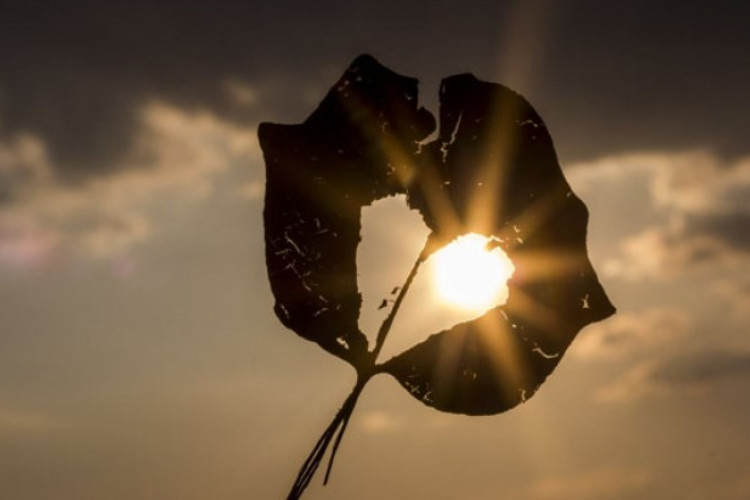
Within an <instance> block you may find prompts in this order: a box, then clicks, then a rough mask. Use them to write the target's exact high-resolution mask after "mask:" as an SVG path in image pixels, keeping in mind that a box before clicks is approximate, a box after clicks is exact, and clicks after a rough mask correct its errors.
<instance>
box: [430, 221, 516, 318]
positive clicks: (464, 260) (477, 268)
mask: <svg viewBox="0 0 750 500" xmlns="http://www.w3.org/2000/svg"><path fill="white" fill-rule="evenodd" d="M491 241H492V240H490V239H488V238H486V237H484V236H481V235H478V234H467V235H464V236H460V237H459V238H457V239H456V240H455V241H454V242H453V243H451V244H449V245H447V246H446V247H445V248H443V249H441V250H440V251H438V252H437V253H435V255H433V257H432V259H434V268H433V269H434V270H433V279H434V284H435V291H436V292H437V294H438V296H439V298H440V299H441V300H442V301H443V302H445V303H447V304H449V305H452V306H457V307H459V308H462V309H468V310H472V311H474V310H476V311H484V310H486V309H489V308H490V307H494V306H496V305H498V304H502V303H503V302H505V301H506V300H507V298H508V284H507V282H508V279H510V277H511V276H512V275H513V272H514V271H515V267H514V266H513V262H511V260H510V258H508V255H507V254H506V253H505V252H504V251H503V250H502V249H500V248H499V247H497V246H496V247H495V248H491V246H492V245H489V246H488V244H490V243H491Z"/></svg>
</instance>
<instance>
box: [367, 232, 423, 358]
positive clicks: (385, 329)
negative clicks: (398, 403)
mask: <svg viewBox="0 0 750 500" xmlns="http://www.w3.org/2000/svg"><path fill="white" fill-rule="evenodd" d="M432 238H433V236H432V234H430V236H428V237H427V240H426V241H425V243H424V246H423V247H422V251H421V252H419V256H417V260H416V261H414V265H413V266H412V268H411V271H409V275H408V276H407V277H406V281H404V284H403V285H402V286H401V290H400V291H399V293H398V296H397V297H396V300H395V301H394V302H393V308H391V312H390V313H388V316H387V317H386V318H385V320H384V321H383V324H382V325H380V330H378V336H377V337H376V339H375V348H374V349H373V351H372V362H373V363H376V362H377V359H378V355H379V354H380V351H381V350H382V349H383V344H384V343H385V338H386V337H387V336H388V333H389V332H390V331H391V327H392V326H393V321H394V320H395V319H396V314H397V313H398V310H399V308H400V307H401V302H403V300H404V297H406V293H407V292H408V291H409V287H410V286H411V284H412V282H413V281H414V278H415V277H416V276H417V271H418V270H419V266H420V265H421V264H422V262H424V261H425V260H426V259H427V257H428V256H429V249H430V247H431V244H432V243H433V241H432Z"/></svg>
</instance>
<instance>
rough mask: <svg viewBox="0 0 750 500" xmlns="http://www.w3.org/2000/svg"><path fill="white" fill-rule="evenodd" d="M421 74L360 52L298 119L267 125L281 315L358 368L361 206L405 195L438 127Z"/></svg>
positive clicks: (269, 228) (272, 252)
mask: <svg viewBox="0 0 750 500" xmlns="http://www.w3.org/2000/svg"><path fill="white" fill-rule="evenodd" d="M434 126H435V123H434V119H433V118H432V115H430V114H429V113H428V112H427V111H425V110H424V109H422V108H419V109H418V108H417V80H415V79H413V78H406V77H402V76H400V75H397V74H396V73H393V72H392V71H390V70H388V69H386V68H384V67H383V66H381V65H380V64H378V63H377V62H376V61H375V60H374V59H373V58H372V57H369V56H361V57H359V58H357V59H356V60H355V61H354V62H353V63H352V65H351V66H350V67H349V69H348V70H347V71H346V73H344V75H343V76H342V77H341V79H340V80H339V81H338V82H337V83H336V85H334V87H333V88H332V89H331V90H330V91H329V92H328V94H327V95H326V97H325V98H324V99H323V101H322V102H321V104H320V105H319V106H318V109H317V110H315V112H314V113H313V114H312V115H310V117H309V118H308V119H307V120H305V122H304V123H302V124H301V125H275V124H268V123H264V124H261V126H260V127H259V130H258V135H259V139H260V144H261V147H262V148H263V152H264V155H265V161H266V199H265V210H264V223H265V239H266V264H267V268H268V276H269V280H270V283H271V290H272V292H273V294H274V297H275V298H276V305H275V311H276V314H277V316H278V317H279V319H280V320H281V321H282V322H283V323H284V324H285V325H286V326H287V327H289V328H291V329H292V330H294V331H295V332H296V333H297V334H299V335H301V336H302V337H305V338H307V339H309V340H313V341H315V342H317V343H318V344H319V345H320V346H321V347H323V348H324V349H326V350H327V351H329V352H331V353H333V354H335V355H336V356H339V357H341V358H343V359H345V360H346V361H348V362H349V363H351V364H353V365H354V366H355V367H359V368H362V367H364V366H365V365H366V364H367V363H368V362H369V361H368V360H369V359H370V358H371V356H370V355H368V350H367V340H366V337H365V336H364V334H363V333H362V332H361V331H360V330H359V328H358V326H357V320H358V318H359V308H360V305H361V297H360V295H359V291H358V290H357V270H356V251H357V245H358V244H359V241H360V219H359V217H360V209H361V208H362V207H363V206H365V205H369V204H370V203H372V202H373V201H375V200H377V199H380V198H383V197H385V196H389V195H393V194H396V193H403V192H405V189H406V181H407V180H408V178H409V176H410V175H411V170H412V168H413V167H412V164H413V155H414V154H415V153H416V149H417V148H416V142H415V141H418V140H421V139H423V138H424V137H426V136H427V135H428V134H429V133H430V132H432V130H433V129H434Z"/></svg>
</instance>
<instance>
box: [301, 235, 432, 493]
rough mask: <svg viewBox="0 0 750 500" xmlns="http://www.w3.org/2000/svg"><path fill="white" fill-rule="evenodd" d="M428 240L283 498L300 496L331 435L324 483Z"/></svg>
mask: <svg viewBox="0 0 750 500" xmlns="http://www.w3.org/2000/svg"><path fill="white" fill-rule="evenodd" d="M431 241H432V240H431V238H428V239H427V241H426V242H425V244H424V247H423V248H422V251H421V252H420V253H419V256H418V257H417V260H416V261H415V262H414V265H413V266H412V268H411V271H409V275H408V276H407V277H406V281H404V284H403V286H401V290H400V291H399V294H398V295H397V296H396V300H395V301H394V302H393V307H392V308H391V312H390V313H388V316H387V317H386V318H385V320H384V321H383V324H382V325H380V329H379V330H378V335H377V337H376V339H375V348H374V349H373V350H372V351H371V356H370V357H368V366H365V367H359V368H358V370H357V375H358V376H357V383H356V385H355V386H354V388H353V389H352V392H351V393H350V394H349V396H347V398H346V399H345V400H344V404H343V405H341V408H340V409H339V411H338V412H337V413H336V416H334V417H333V420H332V421H331V423H330V424H328V427H327V428H326V430H325V431H323V434H322V435H321V436H320V438H319V439H318V442H317V443H315V447H314V448H313V450H312V451H311V452H310V454H309V455H308V456H307V459H306V460H305V463H304V464H302V467H301V468H300V470H299V472H298V473H297V479H296V480H295V481H294V484H293V485H292V490H291V491H290V492H289V495H288V496H287V500H297V499H298V498H300V497H301V496H302V493H303V492H304V491H305V489H306V488H307V485H308V484H310V480H311V479H312V477H313V475H314V474H315V471H316V470H318V466H319V465H320V463H321V462H322V461H323V456H324V455H325V453H326V450H327V449H328V445H329V444H331V440H332V439H333V438H334V436H335V438H336V440H335V441H334V443H333V448H332V449H331V456H330V458H329V459H328V467H327V468H326V474H325V478H324V479H323V484H324V485H325V484H328V479H329V477H330V475H331V470H332V468H333V460H334V458H336V452H337V451H338V449H339V444H341V439H342V438H343V437H344V432H345V431H346V427H347V425H348V424H349V418H350V417H351V416H352V412H353V411H354V407H355V406H356V405H357V400H358V399H359V395H360V394H361V393H362V389H364V387H365V384H366V383H367V381H368V380H370V378H371V377H372V376H373V375H374V374H375V373H376V372H377V370H376V369H377V366H378V365H377V364H376V362H377V359H378V355H379V354H380V351H381V350H382V348H383V344H384V343H385V339H386V337H387V336H388V333H389V332H390V331H391V327H392V326H393V321H394V320H395V319H396V314H397V313H398V310H399V308H400V307H401V303H402V302H403V300H404V297H406V293H407V292H408V291H409V287H411V284H412V282H413V281H414V278H415V277H416V275H417V271H418V270H419V266H420V265H421V264H422V262H424V261H425V259H427V256H428V253H429V252H428V248H429V245H430V243H431Z"/></svg>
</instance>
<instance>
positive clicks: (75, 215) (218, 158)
mask: <svg viewBox="0 0 750 500" xmlns="http://www.w3.org/2000/svg"><path fill="white" fill-rule="evenodd" d="M0 160H1V161H0V165H2V171H0V175H1V176H2V179H3V183H4V185H7V186H8V187H7V189H6V191H8V192H9V193H10V194H9V196H7V198H8V201H6V207H5V208H4V210H3V212H2V214H0V264H1V265H5V266H13V267H37V266H39V265H41V264H43V263H45V262H49V261H50V260H51V259H52V258H54V256H59V255H60V254H69V253H72V254H78V255H83V256H85V257H93V258H109V257H112V256H117V255H121V254H123V253H124V252H126V251H127V250H128V249H129V248H130V247H131V246H132V245H135V244H137V243H139V242H141V241H143V240H144V239H146V238H147V237H148V236H149V234H150V233H151V232H152V231H153V227H152V217H151V215H150V213H151V211H152V209H153V207H154V206H155V205H157V204H158V203H159V202H160V201H163V200H164V199H165V197H168V198H169V199H171V200H175V201H181V202H194V201H198V200H201V199H205V198H206V197H208V196H210V195H211V193H212V191H213V189H214V186H215V184H216V182H217V180H218V179H219V178H220V177H221V176H222V175H223V174H226V173H227V172H228V171H229V170H230V169H231V168H232V166H238V165H241V166H242V167H243V168H248V169H249V168H250V165H253V164H255V163H257V160H258V148H257V145H256V139H255V131H254V128H243V127H240V126H237V125H234V124H231V123H229V122H226V121H223V120H221V119H219V118H217V117H216V116H214V115H213V114H211V113H208V112H186V111H183V110H180V109H178V108H175V107H173V106H170V105H167V104H165V103H161V102H152V103H149V104H148V105H146V106H144V107H143V108H142V109H141V112H140V114H139V128H138V134H137V136H136V140H135V141H134V145H133V148H132V150H131V151H130V152H129V154H128V155H127V157H126V158H125V159H124V160H123V165H121V166H120V167H119V168H117V169H116V170H115V171H114V172H113V173H112V174H110V175H107V176H99V177H93V178H91V179H89V180H88V181H86V182H84V183H81V184H70V183H64V182H61V181H59V180H57V179H56V178H55V176H54V175H53V174H52V172H53V171H54V168H52V167H51V166H50V160H49V157H48V155H47V154H46V148H45V145H44V143H43V142H42V141H41V140H40V139H39V138H36V137H33V136H22V137H18V138H15V139H13V140H12V141H6V142H5V143H0ZM251 186H252V185H251ZM257 191H258V189H255V191H254V192H253V191H252V190H250V195H254V194H255V195H256V196H257Z"/></svg>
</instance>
